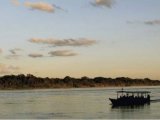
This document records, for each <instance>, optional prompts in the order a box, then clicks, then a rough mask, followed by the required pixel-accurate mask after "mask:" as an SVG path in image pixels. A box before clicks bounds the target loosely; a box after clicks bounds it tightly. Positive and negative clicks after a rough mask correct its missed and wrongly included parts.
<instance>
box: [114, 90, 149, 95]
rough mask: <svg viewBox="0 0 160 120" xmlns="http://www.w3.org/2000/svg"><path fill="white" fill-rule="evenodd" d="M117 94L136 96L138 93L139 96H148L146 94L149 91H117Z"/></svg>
mask: <svg viewBox="0 0 160 120" xmlns="http://www.w3.org/2000/svg"><path fill="white" fill-rule="evenodd" d="M117 93H132V94H134V93H135V94H136V93H140V94H148V93H151V92H150V91H124V90H121V91H117Z"/></svg>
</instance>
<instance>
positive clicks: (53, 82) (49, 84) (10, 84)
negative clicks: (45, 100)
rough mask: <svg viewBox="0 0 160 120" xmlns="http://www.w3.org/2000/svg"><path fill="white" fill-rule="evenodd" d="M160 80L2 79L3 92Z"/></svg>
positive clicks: (143, 83) (155, 82)
mask: <svg viewBox="0 0 160 120" xmlns="http://www.w3.org/2000/svg"><path fill="white" fill-rule="evenodd" d="M158 85H160V81H159V80H150V79H149V78H144V79H132V78H128V77H117V78H114V79H113V78H105V77H95V78H88V77H82V78H72V77H69V76H66V77H65V78H63V79H60V78H48V77H46V78H41V77H36V76H34V75H31V74H28V75H23V74H20V75H5V76H2V77H0V89H1V90H13V89H45V88H90V87H125V86H158Z"/></svg>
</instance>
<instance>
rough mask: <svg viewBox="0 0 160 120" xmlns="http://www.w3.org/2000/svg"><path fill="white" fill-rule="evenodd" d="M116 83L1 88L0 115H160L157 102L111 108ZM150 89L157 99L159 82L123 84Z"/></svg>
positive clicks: (41, 116) (57, 116) (126, 117)
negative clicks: (73, 87)
mask: <svg viewBox="0 0 160 120" xmlns="http://www.w3.org/2000/svg"><path fill="white" fill-rule="evenodd" d="M120 89H121V88H119V87H116V88H115V87H107V88H78V89H36V90H1V91H0V118H1V119H25V118H27V119H65V118H67V119H101V118H104V119H112V118H113V119H145V118H146V119H159V118H160V114H159V111H160V102H153V103H151V104H150V105H145V106H140V107H133V108H131V107H120V108H112V106H111V105H110V104H111V103H110V101H109V99H108V98H109V97H112V98H115V97H116V91H117V90H120ZM124 89H125V90H135V89H136V90H148V91H151V99H160V86H156V87H125V88H124Z"/></svg>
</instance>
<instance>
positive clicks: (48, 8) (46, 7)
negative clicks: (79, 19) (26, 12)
mask: <svg viewBox="0 0 160 120" xmlns="http://www.w3.org/2000/svg"><path fill="white" fill-rule="evenodd" d="M24 5H25V6H26V7H29V8H31V9H33V10H34V9H35V10H41V11H45V12H54V11H55V8H54V6H53V5H52V4H49V3H45V2H34V3H33V2H28V1H27V2H25V3H24Z"/></svg>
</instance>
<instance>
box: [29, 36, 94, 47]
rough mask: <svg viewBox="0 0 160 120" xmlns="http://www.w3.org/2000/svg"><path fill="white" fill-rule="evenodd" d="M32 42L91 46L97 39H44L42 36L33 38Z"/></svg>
mask: <svg viewBox="0 0 160 120" xmlns="http://www.w3.org/2000/svg"><path fill="white" fill-rule="evenodd" d="M29 42H31V43H37V44H48V45H52V46H91V45H93V44H95V43H96V41H95V40H91V39H87V38H80V39H62V40H61V39H54V38H50V39H42V38H31V39H30V40H29Z"/></svg>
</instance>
